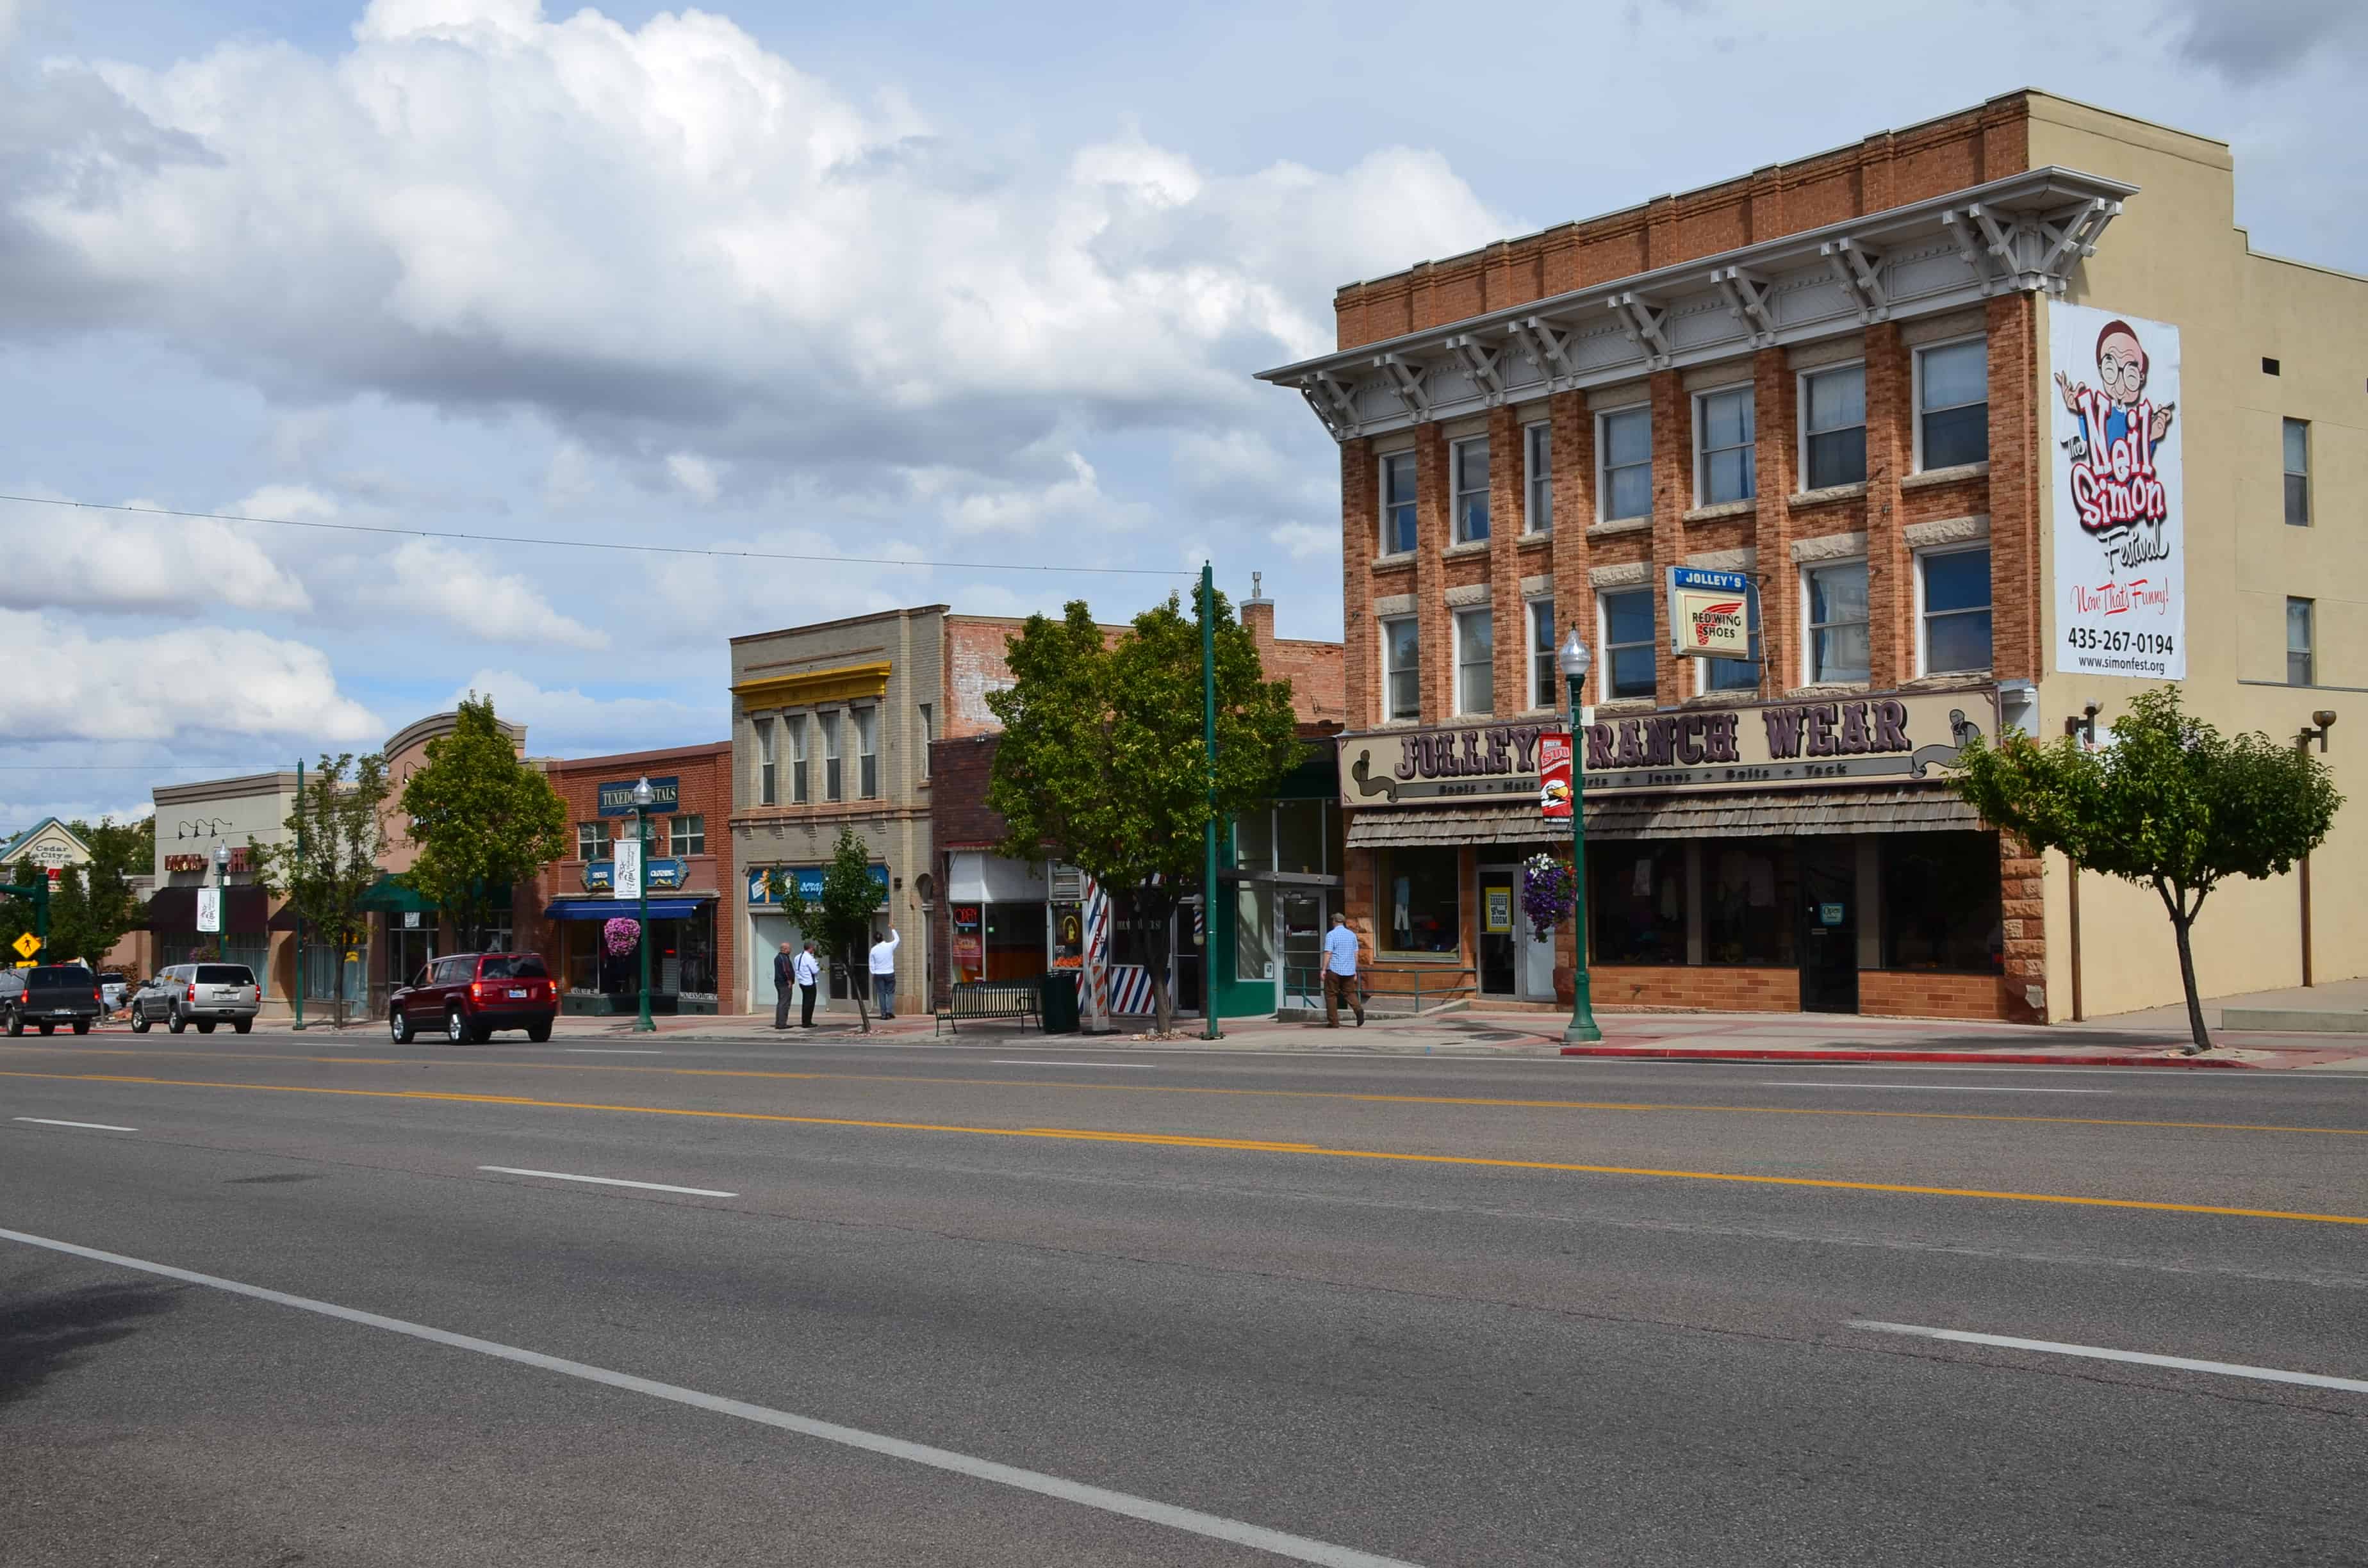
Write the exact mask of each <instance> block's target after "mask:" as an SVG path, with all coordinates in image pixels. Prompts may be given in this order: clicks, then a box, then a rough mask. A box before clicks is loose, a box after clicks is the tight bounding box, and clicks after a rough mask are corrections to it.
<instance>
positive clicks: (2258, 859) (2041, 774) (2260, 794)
mask: <svg viewBox="0 0 2368 1568" xmlns="http://www.w3.org/2000/svg"><path fill="white" fill-rule="evenodd" d="M2112 728H2113V740H2112V745H2110V746H2109V747H2107V748H2106V749H2105V750H2103V751H2102V752H2089V751H2084V750H2082V749H2081V747H2080V745H2079V744H2078V742H2077V741H2075V740H2074V739H2073V738H2072V737H2071V736H2069V735H2066V736H2065V737H2063V738H2062V739H2060V740H2058V741H2056V742H2055V743H2054V744H2049V745H2044V746H2043V745H2040V744H2036V743H2035V742H2033V741H2032V740H2031V739H2030V738H2029V737H2028V736H2025V735H2021V734H2019V733H2018V734H2009V735H2008V736H2007V737H2006V738H2005V739H2004V741H2003V742H2001V743H2000V744H1998V745H1996V746H1990V745H1986V744H1983V743H1982V742H1981V741H1979V740H1978V739H1976V740H1975V742H1974V743H1973V744H1971V745H1969V746H1967V747H1966V749H1965V751H1964V755H1963V756H1962V757H1961V758H1960V759H1959V768H1960V771H1959V773H1958V775H1957V777H1956V778H1954V779H1953V780H1952V783H1953V784H1954V786H1955V788H1956V790H1957V793H1958V794H1960V795H1962V796H1963V797H1964V799H1965V801H1967V802H1969V803H1970V804H1971V805H1972V806H1973V807H1974V809H1975V810H1976V811H1978V812H1981V813H1982V816H1983V817H1984V819H1985V820H1987V822H1989V823H1990V824H1992V825H1993V826H1996V827H1998V828H2002V829H2004V830H2006V831H2008V832H2010V833H2013V834H2017V835H2020V836H2021V838H2022V840H2023V841H2024V842H2025V843H2027V844H2029V845H2031V846H2032V847H2033V848H2034V849H2043V850H2044V849H2060V850H2062V851H2063V852H2064V856H2065V858H2066V859H2068V860H2070V861H2071V862H2072V864H2073V865H2075V866H2077V867H2079V868H2082V869H2087V870H2092V871H2101V872H2103V873H2104V874H2105V875H2107V876H2109V877H2119V878H2121V879H2122V880H2123V881H2129V882H2136V883H2139V884H2141V885H2144V886H2148V887H2151V888H2153V889H2154V891H2155V892H2156V894H2157V896H2158V897H2160V898H2161V900H2162V904H2163V908H2164V909H2165V910H2166V911H2168V912H2169V915H2170V928H2171V932H2172V935H2173V936H2174V937H2175V938H2176V939H2177V942H2178V945H2179V978H2180V983H2181V984H2182V985H2183V986H2184V987H2185V988H2186V992H2187V1024H2188V1028H2189V1030H2190V1032H2191V1033H2192V1035H2193V1036H2194V1042H2193V1043H2192V1045H2190V1046H2189V1047H2188V1053H2189V1054H2190V1055H2192V1054H2194V1053H2195V1052H2197V1051H2209V1050H2211V1049H2212V1037H2211V1035H2210V1034H2209V1033H2208V1032H2206V1031H2205V1029H2204V1027H2203V1001H2202V999H2201V998H2200V997H2199V995H2198V994H2197V992H2196V987H2195V954H2194V950H2193V946H2192V933H2193V930H2194V926H2195V916H2196V914H2197V912H2198V911H2200V910H2201V909H2202V908H2203V901H2204V900H2205V899H2206V898H2208V897H2210V896H2211V893H2212V890H2213V889H2214V888H2215V887H2218V886H2219V885H2220V883H2221V882H2222V881H2224V880H2225V879H2226V878H2228V877H2232V876H2235V877H2252V878H2261V877H2277V876H2283V875H2284V874H2285V873H2286V872H2288V871H2290V870H2292V869H2294V862H2295V861H2296V860H2298V859H2300V858H2302V857H2304V856H2305V855H2307V854H2309V853H2310V852H2311V850H2312V849H2314V848H2315V847H2317V845H2318V844H2319V843H2320V841H2321V840H2323V839H2325V838H2326V837H2327V833H2328V827H2329V826H2330V825H2331V824H2333V822H2334V820H2335V812H2336V808H2338V807H2339V806H2340V805H2342V804H2343V797H2342V796H2341V795H2340V794H2338V793H2337V792H2336V789H2335V783H2334V780H2333V779H2332V778H2330V777H2329V775H2328V770H2327V768H2326V767H2325V766H2324V765H2323V764H2321V763H2320V762H2319V760H2318V759H2317V757H2314V756H2310V755H2309V754H2308V753H2306V752H2305V751H2303V750H2302V749H2301V748H2299V747H2297V746H2294V745H2281V744H2278V743H2277V742H2275V741H2272V740H2271V739H2270V738H2269V737H2268V736H2267V735H2263V734H2260V733H2248V734H2240V735H2237V736H2235V737H2234V738H2229V737H2225V736H2223V735H2222V734H2221V733H2220V732H2219V731H2217V730H2215V729H2214V728H2213V727H2212V726H2211V725H2209V724H2207V723H2205V722H2203V721H2202V720H2200V719H2195V718H2192V717H2190V716H2189V715H2187V714H2186V713H2184V712H2182V711H2181V710H2180V699H2179V691H2178V688H2177V687H2162V688H2160V689H2158V690H2155V691H2149V692H2146V693H2144V694H2142V695H2140V696H2138V697H2135V698H2133V699H2131V700H2130V710H2129V712H2128V714H2127V715H2125V716H2124V717H2123V718H2121V719H2118V720H2116V721H2115V722H2114V723H2113V727H2112Z"/></svg>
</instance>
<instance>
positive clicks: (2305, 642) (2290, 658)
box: [2286, 599, 2317, 686]
mask: <svg viewBox="0 0 2368 1568" xmlns="http://www.w3.org/2000/svg"><path fill="white" fill-rule="evenodd" d="M2314 608H2316V607H2315V601H2313V600H2310V599H2288V600H2287V601H2286V684H2287V685H2288V686H2314V685H2316V684H2317V681H2316V680H2315V679H2314V678H2313V674H2314V672H2313V671H2312V668H2311V642H2312V637H2311V619H2312V611H2313V609H2314Z"/></svg>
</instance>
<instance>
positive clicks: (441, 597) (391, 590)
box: [376, 539, 609, 652]
mask: <svg viewBox="0 0 2368 1568" xmlns="http://www.w3.org/2000/svg"><path fill="white" fill-rule="evenodd" d="M385 570H386V574H387V575H386V580H385V582H384V583H383V584H382V585H381V586H380V587H379V588H378V589H377V590H376V591H377V592H379V593H381V594H383V595H385V596H386V597H387V599H388V601H389V602H391V603H393V604H397V605H404V606H409V607H414V608H418V609H423V610H426V611H427V613H429V614H431V615H433V616H435V617H437V618H438V619H440V620H442V621H444V622H445V623H446V624H448V625H450V626H451V627H453V628H454V629H455V630H457V631H464V632H467V633H468V634H469V635H470V636H472V637H474V638H477V639H479V640H481V641H484V642H516V643H522V644H526V645H529V646H540V645H544V644H549V643H557V644H558V645H559V646H561V647H564V648H581V649H584V650H586V651H587V652H597V651H598V650H599V649H602V648H606V647H607V646H608V645H609V634H608V633H607V632H605V631H595V630H593V629H592V628H591V627H588V626H586V625H585V624H584V623H583V622H582V621H580V620H577V619H574V618H573V617H570V616H564V615H562V614H560V613H559V611H557V610H555V609H553V608H552V607H551V602H550V601H549V600H547V599H545V598H544V597H542V595H541V592H539V591H538V590H537V589H536V587H535V585H533V584H532V583H530V582H529V581H527V579H525V578H524V577H520V576H518V575H515V574H511V573H507V572H504V571H501V570H500V569H499V568H497V567H495V566H492V565H489V564H487V563H486V562H484V560H483V559H481V558H480V557H479V555H478V554H477V553H476V552H474V551H468V550H459V549H454V548H453V547H451V546H450V545H444V544H438V543H437V542H436V541H435V540H425V539H414V540H404V542H403V543H402V544H400V545H397V546H396V547H395V548H394V550H393V551H392V552H391V553H390V554H388V556H387V557H386V561H385Z"/></svg>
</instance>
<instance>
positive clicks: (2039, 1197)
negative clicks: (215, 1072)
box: [0, 1072, 2368, 1225]
mask: <svg viewBox="0 0 2368 1568" xmlns="http://www.w3.org/2000/svg"><path fill="white" fill-rule="evenodd" d="M0 1077H6V1078H38V1079H44V1080H48V1081H51V1082H57V1083H74V1084H132V1085H144V1086H149V1087H157V1088H176V1089H232V1090H244V1091H246V1092H249V1093H254V1094H279V1095H337V1096H347V1097H349V1098H354V1099H379V1100H428V1101H442V1102H446V1103H450V1104H458V1105H493V1106H516V1107H523V1108H533V1109H538V1110H591V1111H607V1112H611V1113H614V1114H618V1115H625V1116H676V1117H695V1118H700V1119H708V1120H715V1121H753V1122H773V1123H781V1124H787V1125H791V1126H799V1127H853V1128H861V1129H865V1130H867V1131H882V1132H945V1133H957V1134H962V1135H966V1136H969V1137H974V1138H1042V1139H1060V1140H1065V1141H1071V1142H1095V1143H1136V1144H1149V1145H1153V1146H1156V1147H1161V1148H1172V1149H1217V1150H1226V1151H1232V1152H1246V1153H1270V1154H1295V1155H1304V1156H1307V1157H1310V1158H1316V1159H1333V1160H1382V1161H1388V1162H1390V1163H1393V1164H1398V1165H1456V1166H1471V1167H1478V1168H1483V1169H1490V1170H1517V1171H1557V1172H1565V1173H1569V1174H1574V1175H1580V1176H1645V1177H1655V1178H1658V1179H1662V1180H1673V1181H1709V1182H1722V1183H1728V1184H1732V1185H1736V1186H1744V1187H1814V1188H1819V1189H1822V1190H1826V1191H1831V1192H1885V1193H1896V1194H1902V1195H1906V1196H1909V1197H1916V1198H1977V1199H1990V1200H1993V1201H1998V1202H2008V1203H2056V1204H2064V1205H2067V1206H2070V1207H2074V1208H2082V1209H2135V1210H2147V1211H2150V1212H2155V1213H2163V1214H2217V1215H2224V1216H2228V1217H2231V1218H2236V1219H2241V1220H2302V1221H2310V1222H2312V1223H2316V1224H2323V1225H2368V1215H2360V1214H2312V1213H2305V1212H2300V1211H2296V1210H2286V1209H2237V1208H2225V1207H2222V1206H2220V1205H2217V1204H2209V1203H2158V1202H2153V1201H2150V1200H2148V1199H2137V1198H2086V1197H2078V1196H2075V1195H2071V1194H2066V1193H2054V1192H2009V1191H1992V1190H1989V1189H1987V1188H1983V1187H1918V1186H1911V1185H1908V1184H1905V1183H1900V1182H1882V1181H1842V1180H1839V1179H1834V1178H1828V1177H1822V1176H1750V1175H1746V1174H1744V1173H1741V1172H1736V1171H1686V1170H1665V1169H1657V1168H1655V1167H1652V1166H1647V1165H1579V1164H1574V1163H1565V1162H1562V1161H1556V1160H1506V1159H1495V1158H1490V1157H1488V1156H1486V1155H1479V1154H1413V1153H1399V1152H1396V1151H1393V1150H1386V1149H1334V1148H1329V1147H1326V1146H1325V1145H1324V1144H1320V1143H1276V1142H1265V1141H1263V1140H1253V1139H1235V1138H1202V1137H1195V1136H1192V1135H1190V1134H1186V1133H1167V1132H1105V1131H1096V1130H1094V1129H1090V1128H1081V1127H962V1126H957V1125H954V1124H952V1123H951V1122H936V1121H881V1120H873V1119H867V1118H860V1117H846V1116H789V1115H784V1114H781V1113H780V1112H775V1111H755V1110H694V1109H688V1108H682V1107H678V1106H640V1105H605V1104H601V1103H598V1102H595V1101H585V1100H544V1099H530V1098H527V1097H524V1096H516V1095H468V1094H455V1093H451V1092H449V1091H444V1090H436V1089H332V1088H321V1087H316V1086H313V1085H297V1084H232V1083H220V1082H211V1081H207V1080H203V1079H188V1078H146V1077H131V1076H123V1075H117V1074H95V1073H17V1072H0Z"/></svg>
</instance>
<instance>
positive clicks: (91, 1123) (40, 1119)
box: [9, 1116, 140, 1132]
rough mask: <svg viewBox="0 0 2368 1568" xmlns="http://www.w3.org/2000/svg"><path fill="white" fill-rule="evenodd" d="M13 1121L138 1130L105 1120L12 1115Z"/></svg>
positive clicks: (93, 1129) (99, 1130)
mask: <svg viewBox="0 0 2368 1568" xmlns="http://www.w3.org/2000/svg"><path fill="white" fill-rule="evenodd" d="M9 1120H11V1121H29V1122H31V1123H32V1124H33V1125H34V1126H36V1127H87V1128H89V1129H90V1130H91V1131H93V1132H137V1131H140V1129H138V1128H136V1127H117V1126H115V1125H113V1124H112V1123H109V1122H105V1121H51V1119H49V1118H48V1117H46V1116H12V1117H10V1118H9Z"/></svg>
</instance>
